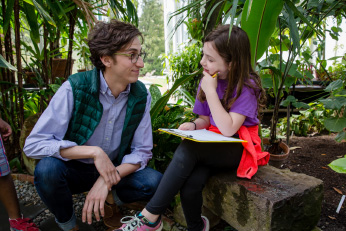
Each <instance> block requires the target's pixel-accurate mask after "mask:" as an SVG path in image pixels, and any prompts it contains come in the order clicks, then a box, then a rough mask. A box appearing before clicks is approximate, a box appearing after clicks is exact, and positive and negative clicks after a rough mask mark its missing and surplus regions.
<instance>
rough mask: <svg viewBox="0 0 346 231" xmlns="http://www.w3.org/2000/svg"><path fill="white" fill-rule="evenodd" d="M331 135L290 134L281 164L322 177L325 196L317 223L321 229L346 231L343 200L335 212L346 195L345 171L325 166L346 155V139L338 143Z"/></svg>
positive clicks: (345, 210) (293, 170)
mask: <svg viewBox="0 0 346 231" xmlns="http://www.w3.org/2000/svg"><path fill="white" fill-rule="evenodd" d="M334 137H335V136H334V135H329V136H314V137H293V138H291V139H290V142H289V147H290V149H291V151H290V155H289V157H288V159H287V160H286V161H285V162H284V163H283V165H282V166H281V167H280V168H288V169H290V170H291V171H292V172H298V173H304V174H306V175H309V176H313V177H316V178H318V179H321V180H322V181H323V186H324V199H323V202H322V212H321V218H320V221H319V223H318V225H317V226H318V227H319V228H320V229H321V230H323V231H346V201H344V203H343V206H342V208H341V210H340V211H339V213H336V209H337V207H338V205H339V202H340V200H341V197H342V194H343V195H346V174H342V173H337V172H335V171H333V170H332V169H331V168H329V167H328V164H329V163H330V162H332V161H333V160H335V159H338V158H341V157H344V156H345V155H346V143H338V142H336V141H335V140H334ZM341 193H342V194H341Z"/></svg>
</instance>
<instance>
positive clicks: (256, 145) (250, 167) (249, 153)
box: [237, 125, 269, 179]
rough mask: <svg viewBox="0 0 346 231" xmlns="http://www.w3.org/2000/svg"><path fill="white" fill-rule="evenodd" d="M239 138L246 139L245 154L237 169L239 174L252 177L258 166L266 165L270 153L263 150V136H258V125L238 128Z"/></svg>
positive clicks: (244, 144)
mask: <svg viewBox="0 0 346 231" xmlns="http://www.w3.org/2000/svg"><path fill="white" fill-rule="evenodd" d="M238 135H239V138H240V139H242V140H246V141H247V142H244V143H242V144H243V146H244V151H243V155H242V157H241V160H240V164H239V166H238V170H237V176H238V177H242V178H248V179H251V177H252V176H253V175H255V173H256V172H257V170H258V166H260V165H266V164H267V163H268V161H269V153H268V152H262V147H261V138H260V137H259V136H258V125H256V126H252V127H245V126H241V127H240V128H239V130H238Z"/></svg>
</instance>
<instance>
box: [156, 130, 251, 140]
mask: <svg viewBox="0 0 346 231" xmlns="http://www.w3.org/2000/svg"><path fill="white" fill-rule="evenodd" d="M158 130H159V131H161V132H165V133H168V134H171V135H175V136H179V137H182V138H184V139H188V140H192V141H195V142H203V143H244V142H247V141H246V140H241V139H237V138H233V137H227V136H223V135H221V134H218V133H215V132H211V131H208V130H206V129H200V130H189V131H187V130H179V129H168V128H159V129H158Z"/></svg>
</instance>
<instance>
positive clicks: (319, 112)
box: [278, 102, 332, 136]
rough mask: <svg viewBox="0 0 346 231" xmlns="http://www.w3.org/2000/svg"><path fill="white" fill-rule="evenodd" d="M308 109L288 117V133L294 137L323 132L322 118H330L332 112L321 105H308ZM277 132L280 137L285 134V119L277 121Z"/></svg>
mask: <svg viewBox="0 0 346 231" xmlns="http://www.w3.org/2000/svg"><path fill="white" fill-rule="evenodd" d="M309 106H310V108H308V109H306V110H302V111H299V114H298V115H295V114H294V115H291V117H290V131H293V133H294V135H296V136H308V135H309V134H314V133H320V132H321V131H323V130H325V129H326V128H325V126H324V118H326V117H328V116H330V115H331V114H332V111H331V110H329V109H325V108H324V106H323V104H322V103H316V102H314V103H310V104H309ZM278 130H279V133H280V134H281V135H286V132H287V117H285V118H281V119H279V122H278Z"/></svg>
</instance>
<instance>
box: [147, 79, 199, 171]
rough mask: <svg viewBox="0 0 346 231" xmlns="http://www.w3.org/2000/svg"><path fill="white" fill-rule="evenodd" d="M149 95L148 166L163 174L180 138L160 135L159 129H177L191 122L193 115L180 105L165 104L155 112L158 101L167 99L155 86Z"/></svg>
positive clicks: (151, 88) (190, 110) (158, 105)
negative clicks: (150, 156)
mask: <svg viewBox="0 0 346 231" xmlns="http://www.w3.org/2000/svg"><path fill="white" fill-rule="evenodd" d="M149 90H150V93H151V96H152V105H153V106H152V109H151V121H152V127H153V144H154V147H153V159H152V160H151V161H150V166H151V167H153V168H155V169H157V170H159V171H161V172H164V171H165V169H166V168H167V166H168V164H169V162H170V161H171V159H172V157H173V154H174V151H175V150H176V149H177V147H178V145H179V144H180V143H181V139H180V137H177V136H173V135H169V134H167V133H163V134H161V133H160V132H159V131H158V129H159V128H178V127H179V125H180V124H182V123H184V122H187V121H191V120H192V119H194V117H195V115H194V114H193V113H192V109H191V108H188V107H186V106H184V105H180V104H178V103H177V104H166V105H164V107H163V108H162V109H161V110H160V111H159V112H158V113H156V112H157V110H156V109H157V107H161V105H162V104H160V99H163V98H165V97H167V95H166V96H165V95H164V96H162V95H161V93H160V90H159V89H158V87H157V86H156V85H151V86H150V88H149Z"/></svg>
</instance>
